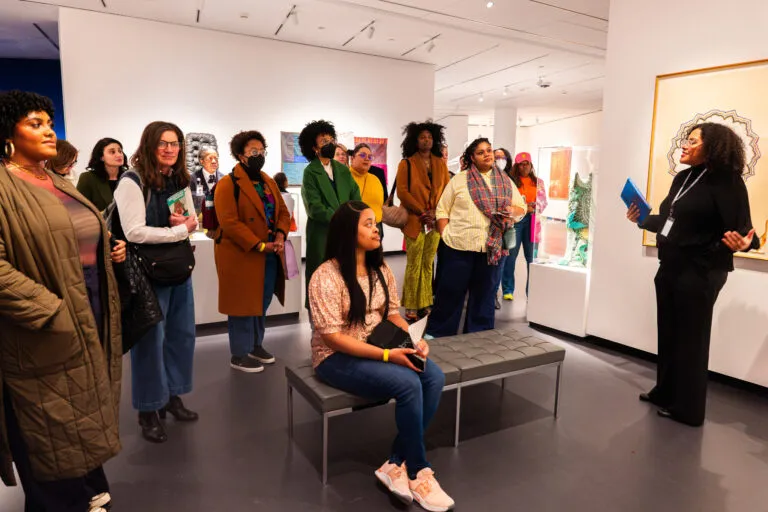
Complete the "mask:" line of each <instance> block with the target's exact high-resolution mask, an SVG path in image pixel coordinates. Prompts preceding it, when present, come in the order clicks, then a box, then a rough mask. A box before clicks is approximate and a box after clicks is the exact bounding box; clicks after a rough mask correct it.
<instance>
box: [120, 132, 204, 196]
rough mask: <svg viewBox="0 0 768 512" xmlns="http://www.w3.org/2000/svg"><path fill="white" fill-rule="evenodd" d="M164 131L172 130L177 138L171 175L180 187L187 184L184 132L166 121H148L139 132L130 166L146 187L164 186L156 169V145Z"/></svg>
mask: <svg viewBox="0 0 768 512" xmlns="http://www.w3.org/2000/svg"><path fill="white" fill-rule="evenodd" d="M165 132H174V133H176V136H177V137H178V139H179V157H178V158H177V159H176V163H175V164H173V166H172V169H173V172H172V173H171V175H172V176H173V179H175V180H176V184H177V185H178V186H179V187H180V188H185V187H187V186H189V182H190V177H189V173H188V172H187V154H186V153H187V152H186V149H185V147H184V146H185V144H184V133H183V132H182V131H181V128H179V127H178V126H176V125H175V124H173V123H169V122H167V121H154V122H152V123H149V124H148V125H147V127H146V128H144V132H143V133H142V134H141V140H140V141H139V147H138V149H136V152H135V153H134V154H133V157H131V166H133V168H134V169H135V170H136V172H138V173H139V176H141V180H142V182H144V184H145V185H146V186H148V187H152V188H153V189H156V190H160V189H163V188H164V187H165V179H164V177H163V175H162V173H161V172H160V169H158V162H157V155H155V152H156V151H157V145H158V144H159V143H160V138H161V137H162V136H163V133H165Z"/></svg>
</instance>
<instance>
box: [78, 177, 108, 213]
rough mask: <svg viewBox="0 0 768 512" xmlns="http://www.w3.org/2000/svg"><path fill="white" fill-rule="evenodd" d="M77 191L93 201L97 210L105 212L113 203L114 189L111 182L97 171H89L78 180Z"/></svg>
mask: <svg viewBox="0 0 768 512" xmlns="http://www.w3.org/2000/svg"><path fill="white" fill-rule="evenodd" d="M77 191H78V192H80V193H81V194H83V195H84V196H85V198H86V199H87V200H89V201H90V202H92V203H93V205H94V206H95V207H96V209H97V210H99V211H100V212H103V211H104V210H106V209H107V206H109V205H110V203H112V189H110V188H109V183H107V181H106V180H103V179H101V178H100V177H99V176H98V175H97V174H96V173H95V172H93V171H88V172H84V173H83V174H81V175H80V178H78V180H77Z"/></svg>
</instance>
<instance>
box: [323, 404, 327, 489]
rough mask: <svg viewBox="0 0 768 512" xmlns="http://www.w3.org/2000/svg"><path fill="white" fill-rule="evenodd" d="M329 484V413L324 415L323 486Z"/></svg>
mask: <svg viewBox="0 0 768 512" xmlns="http://www.w3.org/2000/svg"><path fill="white" fill-rule="evenodd" d="M327 482H328V413H327V412H326V413H323V485H325V484H326V483H327Z"/></svg>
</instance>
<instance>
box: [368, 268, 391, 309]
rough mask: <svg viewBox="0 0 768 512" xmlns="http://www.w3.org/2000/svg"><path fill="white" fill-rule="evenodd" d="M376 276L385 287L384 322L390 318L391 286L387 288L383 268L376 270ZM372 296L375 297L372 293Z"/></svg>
mask: <svg viewBox="0 0 768 512" xmlns="http://www.w3.org/2000/svg"><path fill="white" fill-rule="evenodd" d="M376 276H377V277H378V278H379V281H381V285H382V286H383V287H384V301H385V302H384V318H383V319H382V321H383V320H386V319H387V318H389V286H387V280H386V279H384V273H383V272H382V271H381V267H379V268H377V269H376ZM371 295H373V292H371Z"/></svg>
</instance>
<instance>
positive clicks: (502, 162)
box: [496, 158, 507, 171]
mask: <svg viewBox="0 0 768 512" xmlns="http://www.w3.org/2000/svg"><path fill="white" fill-rule="evenodd" d="M496 167H498V168H499V169H501V170H502V171H503V170H504V169H506V168H507V159H506V158H497V159H496Z"/></svg>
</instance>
